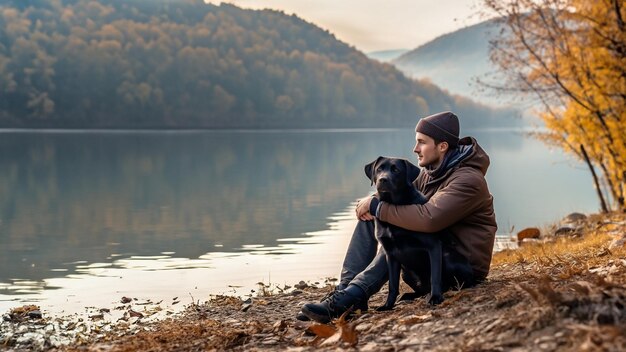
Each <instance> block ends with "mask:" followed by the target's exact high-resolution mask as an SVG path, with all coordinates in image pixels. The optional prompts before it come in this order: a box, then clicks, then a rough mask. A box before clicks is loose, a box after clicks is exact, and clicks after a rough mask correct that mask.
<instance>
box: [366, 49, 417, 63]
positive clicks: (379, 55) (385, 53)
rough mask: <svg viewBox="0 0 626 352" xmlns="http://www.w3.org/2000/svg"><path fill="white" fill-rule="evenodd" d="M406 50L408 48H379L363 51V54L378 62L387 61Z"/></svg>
mask: <svg viewBox="0 0 626 352" xmlns="http://www.w3.org/2000/svg"><path fill="white" fill-rule="evenodd" d="M408 51H409V49H395V50H381V51H372V52H369V53H365V55H367V57H369V58H370V59H374V60H378V61H380V62H389V61H391V60H394V59H396V58H398V57H399V56H400V55H402V54H404V53H406V52H408Z"/></svg>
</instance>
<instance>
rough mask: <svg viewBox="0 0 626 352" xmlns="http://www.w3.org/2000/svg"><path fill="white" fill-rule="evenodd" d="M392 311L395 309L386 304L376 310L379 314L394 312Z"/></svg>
mask: <svg viewBox="0 0 626 352" xmlns="http://www.w3.org/2000/svg"><path fill="white" fill-rule="evenodd" d="M392 309H393V306H390V305H387V304H385V305H384V306H380V307H378V308H376V311H377V312H385V311H388V310H392Z"/></svg>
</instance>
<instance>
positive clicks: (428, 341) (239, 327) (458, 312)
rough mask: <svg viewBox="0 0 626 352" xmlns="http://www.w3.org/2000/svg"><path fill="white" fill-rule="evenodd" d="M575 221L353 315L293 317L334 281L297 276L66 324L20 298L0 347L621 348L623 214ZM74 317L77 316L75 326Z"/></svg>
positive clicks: (624, 322) (376, 299)
mask: <svg viewBox="0 0 626 352" xmlns="http://www.w3.org/2000/svg"><path fill="white" fill-rule="evenodd" d="M574 225H575V226H574ZM574 225H572V226H570V228H571V231H559V229H558V226H555V227H554V228H551V229H544V230H542V233H543V236H542V238H540V239H538V240H534V241H528V242H524V244H523V245H522V246H521V247H520V248H519V249H516V250H504V251H501V252H498V253H496V255H495V256H494V259H493V262H492V269H491V272H490V275H489V277H488V280H487V282H485V283H483V284H481V285H479V286H477V287H474V288H470V289H461V290H453V291H450V292H447V293H446V295H445V301H444V303H443V304H441V305H439V306H436V307H431V306H429V305H428V304H427V303H426V300H425V299H424V298H419V299H417V300H415V301H412V302H402V303H400V304H398V305H397V306H396V307H395V309H394V310H393V311H390V312H376V311H374V310H373V309H372V308H373V307H376V306H379V305H382V304H383V301H384V299H385V298H386V292H385V291H382V292H380V293H378V294H376V295H375V296H373V297H372V298H371V299H370V310H369V311H367V312H364V313H363V314H357V315H356V316H355V317H354V318H353V319H351V320H349V321H346V320H344V319H338V320H336V321H334V322H333V323H331V324H328V325H322V324H317V323H312V322H301V321H298V320H296V319H295V315H296V313H297V312H298V311H299V309H300V306H301V305H302V304H303V303H305V302H308V301H316V300H319V299H320V298H321V297H322V296H323V295H324V294H325V293H326V292H328V291H329V290H330V289H331V286H326V287H317V286H315V285H313V286H312V285H308V284H306V283H303V282H301V283H300V284H298V285H295V286H296V287H295V288H287V289H286V290H284V291H283V292H282V293H278V292H272V291H276V290H270V289H269V288H268V289H263V290H261V293H260V294H259V295H258V296H256V297H253V298H251V299H248V300H242V299H239V298H235V297H228V296H217V297H212V298H211V299H210V300H209V301H207V302H195V303H194V304H191V305H189V306H187V307H186V309H185V310H184V311H183V312H182V313H178V314H174V315H172V316H170V317H168V318H163V319H157V320H153V321H151V320H149V319H147V317H148V316H149V315H150V309H155V308H147V307H150V305H147V304H146V305H144V306H143V308H140V307H139V306H137V305H133V302H132V301H131V302H127V303H128V304H127V305H125V306H123V307H122V308H121V309H122V310H124V311H123V316H122V318H121V319H118V320H117V321H116V322H114V323H113V322H112V323H108V322H103V321H106V315H107V312H103V313H101V315H103V316H102V317H101V316H100V315H98V314H96V315H94V316H95V317H96V318H93V317H92V318H91V322H90V324H86V323H87V322H78V323H76V324H74V325H71V324H72V322H67V321H58V320H57V321H54V319H50V318H48V320H46V319H45V318H40V317H39V315H38V314H37V312H38V311H37V308H38V307H21V308H20V309H17V310H14V311H12V312H11V313H10V314H6V315H5V316H4V317H3V322H2V325H0V348H4V349H7V350H60V351H206V350H241V351H243V350H245V351H250V350H252V351H254V350H292V351H307V350H336V349H337V348H339V349H348V350H361V351H397V350H410V351H421V350H424V351H557V350H558V351H624V350H626V309H625V307H626V248H625V247H624V244H623V242H624V237H625V236H626V216H625V215H624V214H621V213H620V214H610V215H602V216H600V215H594V216H589V217H587V218H585V219H583V220H577V223H576V224H574ZM568 226H569V225H568ZM554 233H559V234H560V235H559V236H556V235H554ZM620 241H621V242H620ZM283 289H284V288H283ZM33 312H35V313H33ZM29 314H30V315H29ZM103 318H104V319H103ZM68 324H69V326H68ZM81 324H82V325H81ZM51 326H52V327H51ZM77 326H83V327H84V328H82V329H81V330H80V333H76V330H77ZM41 331H44V332H46V331H47V332H46V333H42V332H41ZM64 332H65V334H64ZM28 334H30V335H28ZM25 336H31V338H30V340H29V339H28V338H26V337H25Z"/></svg>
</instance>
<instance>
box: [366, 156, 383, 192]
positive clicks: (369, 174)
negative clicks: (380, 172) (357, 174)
mask: <svg viewBox="0 0 626 352" xmlns="http://www.w3.org/2000/svg"><path fill="white" fill-rule="evenodd" d="M382 158H383V157H382V156H379V157H378V158H376V160H374V161H372V162H371V163H369V164H367V165H365V175H367V178H369V179H370V181H372V185H373V184H374V181H375V180H374V170H376V164H377V163H378V161H380V159H382Z"/></svg>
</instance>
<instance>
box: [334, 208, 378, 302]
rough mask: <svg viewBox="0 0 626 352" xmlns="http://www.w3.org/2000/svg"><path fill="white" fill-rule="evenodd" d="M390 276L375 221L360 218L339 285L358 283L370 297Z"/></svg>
mask: <svg viewBox="0 0 626 352" xmlns="http://www.w3.org/2000/svg"><path fill="white" fill-rule="evenodd" d="M388 278H389V273H388V269H387V258H386V256H385V253H384V251H383V249H382V247H381V248H380V249H378V241H376V236H375V234H374V221H360V220H359V222H358V224H357V225H356V228H355V229H354V233H353V234H352V239H351V240H350V244H349V245H348V251H347V252H346V257H345V259H344V261H343V267H342V268H341V276H340V280H339V285H338V286H339V288H345V287H346V286H348V285H349V284H353V285H357V286H358V287H360V288H361V289H362V290H363V291H365V293H366V294H367V296H368V297H370V296H371V295H373V294H374V293H376V292H378V291H379V290H380V289H381V287H383V285H384V284H385V283H386V282H387V280H388Z"/></svg>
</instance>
